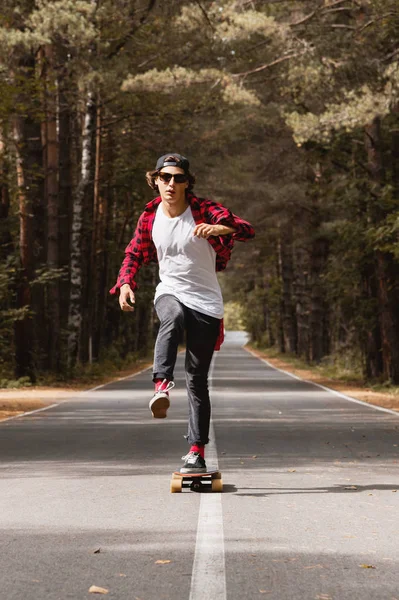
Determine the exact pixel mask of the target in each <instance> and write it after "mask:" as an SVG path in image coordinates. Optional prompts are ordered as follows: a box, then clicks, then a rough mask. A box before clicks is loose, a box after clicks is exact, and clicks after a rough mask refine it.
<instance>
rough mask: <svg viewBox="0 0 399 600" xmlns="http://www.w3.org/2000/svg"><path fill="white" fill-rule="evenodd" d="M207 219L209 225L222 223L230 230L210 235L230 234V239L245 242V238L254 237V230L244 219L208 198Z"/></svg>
mask: <svg viewBox="0 0 399 600" xmlns="http://www.w3.org/2000/svg"><path fill="white" fill-rule="evenodd" d="M207 221H208V222H209V223H210V224H211V225H224V226H225V227H226V228H229V229H230V230H231V231H229V232H228V233H227V232H226V233H222V234H221V233H217V234H211V235H227V234H231V237H232V239H233V240H235V241H237V242H245V241H246V240H249V239H251V238H253V237H255V230H254V228H253V227H252V225H251V224H250V223H248V221H244V219H241V217H238V216H237V215H235V214H234V213H232V212H231V210H229V209H228V208H226V207H225V206H223V205H222V204H219V203H218V202H212V201H211V200H208V206H207Z"/></svg>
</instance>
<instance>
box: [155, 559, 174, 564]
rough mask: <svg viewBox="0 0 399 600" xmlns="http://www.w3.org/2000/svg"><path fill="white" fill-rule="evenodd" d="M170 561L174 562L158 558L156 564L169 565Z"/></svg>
mask: <svg viewBox="0 0 399 600" xmlns="http://www.w3.org/2000/svg"><path fill="white" fill-rule="evenodd" d="M170 562H172V561H171V560H156V561H155V564H156V565H167V564H168V563H170Z"/></svg>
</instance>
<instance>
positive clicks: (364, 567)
mask: <svg viewBox="0 0 399 600" xmlns="http://www.w3.org/2000/svg"><path fill="white" fill-rule="evenodd" d="M359 566H360V567H362V569H375V568H376V567H374V566H373V565H359Z"/></svg>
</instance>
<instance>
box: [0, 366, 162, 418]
mask: <svg viewBox="0 0 399 600" xmlns="http://www.w3.org/2000/svg"><path fill="white" fill-rule="evenodd" d="M151 368H152V365H151V366H150V367H147V368H146V369H142V370H141V371H138V372H137V373H133V374H131V375H126V376H125V377H119V378H118V379H114V380H113V381H108V383H102V384H101V385H97V386H96V387H94V388H90V389H89V390H82V391H81V392H77V394H74V395H73V398H79V397H80V396H82V397H84V395H85V394H88V393H89V392H95V391H96V390H99V389H100V388H102V387H105V386H106V385H110V384H111V383H116V382H117V381H123V380H124V379H129V378H130V377H131V378H132V379H133V378H134V377H137V376H138V375H141V373H145V372H146V371H148V370H149V369H151ZM65 402H72V400H71V398H65V400H61V401H60V402H57V403H56V404H50V405H49V406H44V407H43V408H36V409H35V410H30V411H28V412H23V413H21V414H19V415H15V416H14V417H7V418H5V419H0V425H1V424H2V423H5V422H6V421H12V420H13V419H20V418H21V417H26V416H27V415H33V414H35V413H38V412H43V411H45V410H49V409H50V408H55V407H56V406H59V405H60V404H65Z"/></svg>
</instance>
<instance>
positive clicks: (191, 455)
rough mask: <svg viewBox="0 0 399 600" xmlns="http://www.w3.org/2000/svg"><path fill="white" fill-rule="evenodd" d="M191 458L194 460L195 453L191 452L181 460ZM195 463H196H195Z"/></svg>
mask: <svg viewBox="0 0 399 600" xmlns="http://www.w3.org/2000/svg"><path fill="white" fill-rule="evenodd" d="M189 458H194V452H189V453H188V454H186V455H185V456H182V457H181V459H182V460H188V459H189ZM196 459H197V457H195V460H196ZM194 462H195V461H194Z"/></svg>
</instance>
